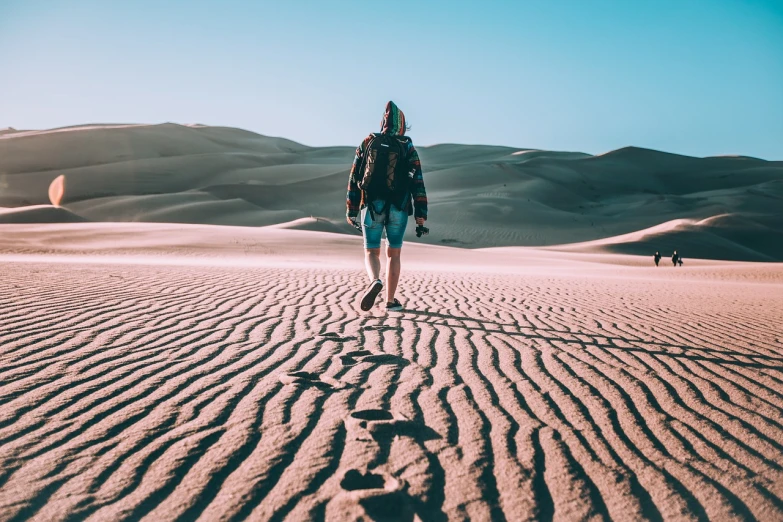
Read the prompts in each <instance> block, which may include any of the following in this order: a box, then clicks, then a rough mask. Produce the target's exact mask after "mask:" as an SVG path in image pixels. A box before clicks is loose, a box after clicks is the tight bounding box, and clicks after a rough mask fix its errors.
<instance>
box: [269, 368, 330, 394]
mask: <svg viewBox="0 0 783 522" xmlns="http://www.w3.org/2000/svg"><path fill="white" fill-rule="evenodd" d="M279 379H280V382H282V383H283V384H285V385H286V386H313V387H315V388H319V389H321V390H325V391H326V390H336V389H340V388H343V387H344V385H343V384H342V383H340V384H332V383H329V382H326V381H322V380H321V377H320V376H319V375H318V374H317V373H311V372H291V373H281V374H280V376H279Z"/></svg>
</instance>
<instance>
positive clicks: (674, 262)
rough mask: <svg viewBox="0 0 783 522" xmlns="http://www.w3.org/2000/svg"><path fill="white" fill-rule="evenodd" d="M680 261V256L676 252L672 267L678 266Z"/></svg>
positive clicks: (673, 255)
mask: <svg viewBox="0 0 783 522" xmlns="http://www.w3.org/2000/svg"><path fill="white" fill-rule="evenodd" d="M679 260H680V256H679V255H677V251H676V250H675V251H674V253H673V254H672V265H673V266H677V262H678V261H679Z"/></svg>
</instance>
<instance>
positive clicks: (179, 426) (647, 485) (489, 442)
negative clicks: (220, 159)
mask: <svg viewBox="0 0 783 522" xmlns="http://www.w3.org/2000/svg"><path fill="white" fill-rule="evenodd" d="M347 266H354V267H355V266H356V263H354V264H353V265H350V264H347ZM3 272H4V273H3V277H2V279H0V306H1V308H0V310H2V311H1V312H0V358H1V359H0V360H1V361H2V364H0V518H2V520H23V519H27V518H36V519H38V520H81V519H88V520H135V519H140V518H145V517H146V519H147V520H193V519H197V518H199V517H200V518H201V519H203V520H218V519H220V520H243V519H249V520H284V519H285V520H303V519H316V520H318V519H324V518H326V519H330V520H350V519H354V518H359V517H362V516H364V517H368V519H383V518H384V517H389V516H393V517H396V518H397V519H403V520H404V519H407V520H415V519H416V518H415V517H418V519H421V520H423V521H428V520H435V521H437V520H446V519H449V520H463V519H468V518H470V519H472V520H489V519H495V520H504V519H506V520H530V519H540V520H550V519H556V520H584V519H595V520H599V519H604V520H606V519H614V520H635V519H650V520H661V519H665V520H704V519H705V518H709V519H712V520H732V519H742V520H747V519H753V518H756V519H758V520H764V521H769V520H781V518H783V500H782V499H783V416H782V415H781V414H782V413H783V298H781V296H782V295H783V286H781V285H780V284H779V283H777V284H754V283H744V284H742V283H738V282H733V281H732V280H731V277H730V276H725V279H726V280H725V281H721V280H714V279H713V280H704V279H702V280H699V279H698V278H696V279H692V280H681V281H676V280H675V279H674V276H673V275H672V278H668V279H667V277H658V278H656V279H654V278H650V279H641V278H635V277H634V276H632V275H627V274H625V273H624V272H623V273H620V274H619V275H611V272H608V271H606V270H605V271H603V272H601V273H594V274H592V273H581V274H580V273H578V272H577V273H574V274H572V275H564V274H563V273H555V272H553V273H552V274H550V275H546V274H541V273H538V274H532V273H531V274H527V275H525V274H521V275H519V276H513V275H500V274H493V273H490V272H487V273H485V274H472V275H471V274H460V275H455V274H452V273H449V272H419V273H407V274H404V278H403V288H402V296H401V297H402V299H403V300H404V301H405V302H406V303H407V306H408V308H409V311H407V312H405V313H396V314H390V315H388V316H386V315H385V314H382V313H381V312H380V309H376V310H375V311H374V312H373V313H371V314H367V315H362V314H360V313H358V312H357V311H356V310H355V308H354V305H355V301H356V299H357V296H358V293H359V292H360V291H361V289H362V287H363V285H364V284H365V281H364V278H363V275H362V274H361V273H360V272H359V271H358V270H343V271H340V270H328V271H327V270H320V269H317V268H312V269H292V270H286V269H283V268H256V269H247V268H242V269H240V268H228V267H223V268H220V267H193V266H191V267H177V266H144V265H95V264H92V265H88V264H46V263H5V265H4V269H3ZM668 273H670V274H679V273H678V272H676V271H674V270H670V271H669V272H668ZM297 372H298V373H297Z"/></svg>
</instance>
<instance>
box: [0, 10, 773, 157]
mask: <svg viewBox="0 0 783 522" xmlns="http://www.w3.org/2000/svg"><path fill="white" fill-rule="evenodd" d="M388 99H393V100H395V101H396V102H397V103H398V104H399V106H400V108H402V109H403V111H404V112H405V113H406V116H407V117H408V120H409V122H410V123H411V125H412V126H413V130H412V131H411V133H410V135H411V137H412V138H414V142H416V143H417V144H420V145H429V144H434V143H445V142H457V143H483V144H497V145H511V146H517V147H535V148H545V149H556V150H579V151H584V152H590V153H599V152H605V151H607V150H611V149H615V148H618V147H622V146H625V145H637V146H643V147H650V148H656V149H662V150H666V151H670V152H679V153H684V154H692V155H697V156H704V155H713V154H747V155H752V156H759V157H762V158H766V159H783V0H769V1H761V0H757V1H753V0H744V1H739V0H657V1H653V0H650V1H648V0H633V1H623V0H614V1H603V0H572V1H557V0H527V1H525V0H511V1H492V0H487V1H485V2H479V1H476V2H464V1H460V0H450V1H435V0H432V1H427V0H420V1H407V0H405V1H399V2H391V1H389V2H385V3H382V2H369V1H367V0H363V1H347V0H344V1H340V0H330V1H321V0H312V1H303V0H274V1H265V0H262V1H239V0H220V1H209V2H207V1H199V0H189V1H179V0H166V1H163V0H155V1H148V0H134V1H126V2H119V1H117V2H115V1H108V0H47V1H44V0H0V127H6V126H12V127H16V128H50V127H56V126H65V125H74V124H80V123H88V122H89V123H96V122H99V123H104V122H144V123H159V122H164V121H173V122H178V123H191V122H198V123H205V124H211V125H228V126H236V127H242V128H246V129H250V130H253V131H256V132H260V133H262V134H268V135H273V136H284V137H287V138H291V139H294V140H296V141H300V142H302V143H305V144H308V145H352V146H355V145H356V144H358V142H359V141H360V140H361V138H362V137H363V136H364V135H365V134H366V133H367V132H370V131H374V130H375V129H376V128H377V125H378V123H379V120H380V116H381V112H382V110H383V106H384V103H385V102H386V100H388Z"/></svg>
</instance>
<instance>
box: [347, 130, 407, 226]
mask: <svg viewBox="0 0 783 522" xmlns="http://www.w3.org/2000/svg"><path fill="white" fill-rule="evenodd" d="M407 171H408V158H407V157H406V156H405V142H404V141H403V140H402V139H400V137H398V136H391V135H389V134H372V138H371V139H370V142H369V143H368V144H367V152H366V153H365V156H364V162H363V163H362V169H361V173H362V178H361V179H359V180H357V184H358V186H359V189H361V191H362V204H363V205H368V206H371V205H370V203H371V202H373V201H376V200H379V199H380V200H383V201H385V202H386V205H385V207H384V210H383V212H384V213H385V212H386V211H387V210H388V209H389V205H390V204H391V203H394V204H396V205H400V204H401V202H402V201H403V199H404V198H405V196H406V195H407V193H408V190H409V181H410V177H409V176H408V172H407Z"/></svg>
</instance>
